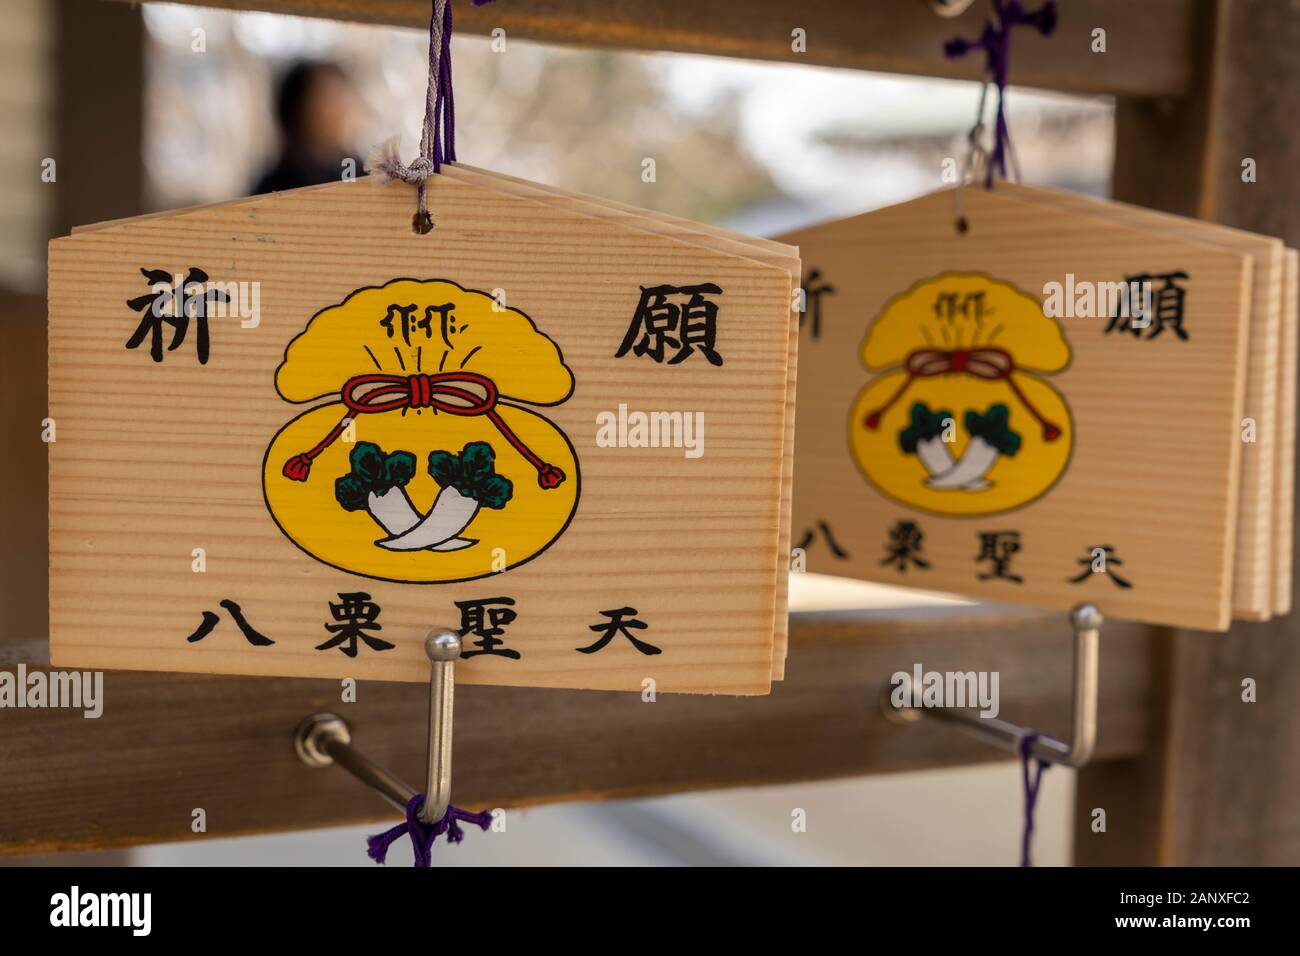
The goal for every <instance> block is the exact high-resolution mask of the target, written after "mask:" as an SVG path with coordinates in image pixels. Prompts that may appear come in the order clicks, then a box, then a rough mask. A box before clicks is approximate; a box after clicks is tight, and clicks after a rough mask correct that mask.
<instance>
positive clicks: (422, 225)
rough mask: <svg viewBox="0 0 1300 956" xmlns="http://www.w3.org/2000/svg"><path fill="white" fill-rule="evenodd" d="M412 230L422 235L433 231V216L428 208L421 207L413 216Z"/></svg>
mask: <svg viewBox="0 0 1300 956" xmlns="http://www.w3.org/2000/svg"><path fill="white" fill-rule="evenodd" d="M411 231H412V232H415V233H418V234H419V235H421V236H426V235H428V234H429V233H431V232H433V217H432V216H430V215H429V211H428V210H427V209H421V210H420V211H419V212H417V213H416V214H415V215H414V216H412V217H411Z"/></svg>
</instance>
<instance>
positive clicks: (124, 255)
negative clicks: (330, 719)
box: [49, 175, 793, 694]
mask: <svg viewBox="0 0 1300 956" xmlns="http://www.w3.org/2000/svg"><path fill="white" fill-rule="evenodd" d="M468 180H469V177H463V178H456V177H453V176H450V175H444V176H437V177H434V178H433V179H431V180H430V184H429V208H430V212H431V214H432V217H433V220H434V223H435V229H434V230H433V232H432V233H430V234H429V235H426V236H421V235H416V234H414V233H413V232H412V231H411V211H412V207H413V200H412V194H411V192H410V190H408V189H405V188H401V187H385V188H375V187H372V186H371V185H369V184H367V183H365V182H358V183H340V184H335V185H330V186H322V187H315V188H311V189H304V190H295V191H293V192H288V193H280V194H276V195H272V196H266V197H259V198H255V199H248V200H241V201H239V202H235V203H229V204H224V205H219V206H212V207H204V208H199V209H194V210H187V211H181V212H175V213H167V214H163V215H159V216H151V217H141V218H138V219H133V220H126V221H122V222H117V223H109V224H103V225H101V226H97V227H92V228H89V229H85V230H81V231H78V232H77V233H76V234H75V235H73V236H72V237H69V238H66V239H59V240H55V241H54V242H52V243H51V245H50V290H49V299H50V409H51V412H50V414H51V417H52V418H53V419H54V421H55V423H56V426H57V429H58V432H57V441H56V442H55V444H54V445H53V446H52V447H51V466H50V467H51V476H50V478H51V482H50V484H51V492H50V515H51V531H50V538H51V540H50V553H51V558H50V560H51V594H50V603H51V653H52V659H53V661H54V663H55V664H56V665H58V666H81V667H106V668H114V667H117V668H138V669H152V670H185V671H200V672H212V673H237V674H265V675H294V676H318V677H356V678H371V679H387V680H412V681H420V680H426V679H427V677H428V663H427V659H426V658H425V656H424V651H423V646H422V642H423V638H424V635H425V633H426V632H427V631H428V630H429V628H430V627H433V626H441V625H446V626H450V627H453V628H456V629H458V630H459V631H460V632H461V633H462V640H463V641H464V643H465V653H464V655H463V657H462V661H461V666H460V667H458V668H457V679H458V680H460V681H464V682H467V683H495V684H515V685H536V686H553V687H583V688H599V689H624V690H644V689H645V688H646V687H647V686H649V685H648V684H647V681H653V686H654V688H655V689H656V690H662V691H670V692H671V691H687V692H709V693H733V694H753V693H764V692H766V691H767V690H768V689H769V686H770V681H771V675H772V671H773V669H774V665H773V650H774V648H773V633H774V614H775V608H776V599H777V581H778V574H777V568H778V564H779V566H780V567H781V568H782V569H783V568H784V564H785V562H784V558H783V556H782V557H781V558H780V560H779V561H778V557H779V552H778V547H779V544H780V542H781V534H782V528H781V525H782V522H781V512H782V508H781V494H782V486H783V481H782V474H783V461H784V457H785V448H786V442H785V440H784V438H785V430H786V427H787V426H786V416H785V409H786V404H787V400H788V393H789V386H790V369H789V367H788V366H789V361H790V352H791V349H790V329H791V321H790V301H791V299H790V294H791V285H792V283H791V271H790V269H789V268H786V267H784V266H782V265H773V264H769V263H765V262H759V261H756V260H755V259H752V258H749V257H747V256H744V255H740V254H736V253H733V252H728V251H724V250H722V249H720V248H716V247H715V248H706V247H705V246H702V245H700V244H698V243H692V242H688V241H683V240H682V239H679V238H676V237H673V236H670V235H665V234H663V232H662V231H654V230H647V229H641V228H634V227H633V226H631V225H629V224H628V223H627V222H626V221H618V220H617V219H614V218H610V217H600V216H594V215H586V214H583V213H582V212H580V211H577V210H576V208H573V207H570V208H563V207H561V206H559V205H557V204H555V203H543V202H539V201H536V200H535V199H532V198H528V197H526V196H524V195H520V194H513V195H512V194H510V193H508V192H506V191H504V190H502V189H500V188H497V187H494V188H486V187H485V186H483V185H480V184H476V183H473V182H470V181H468ZM790 252H791V254H793V250H791V251H790ZM178 277H179V278H178ZM235 304H238V305H239V307H240V308H238V309H236V308H234V305H235ZM245 306H250V307H249V308H245ZM253 312H256V315H255V316H253V315H251V313H253ZM178 313H179V314H178ZM245 313H250V314H248V315H246V314H245ZM786 534H787V535H788V531H787V532H786Z"/></svg>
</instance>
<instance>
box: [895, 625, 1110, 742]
mask: <svg viewBox="0 0 1300 956" xmlns="http://www.w3.org/2000/svg"><path fill="white" fill-rule="evenodd" d="M1103 623H1104V619H1103V618H1102V616H1101V611H1099V610H1097V608H1096V607H1095V606H1094V605H1092V604H1079V605H1076V606H1075V607H1074V609H1073V610H1071V611H1070V627H1071V628H1072V629H1073V631H1074V687H1073V690H1072V699H1071V719H1070V742H1069V743H1065V742H1062V741H1060V740H1055V739H1053V738H1052V737H1045V736H1039V737H1038V738H1037V739H1036V740H1035V741H1034V745H1033V750H1032V754H1033V756H1034V757H1037V758H1038V759H1039V760H1043V761H1046V762H1048V763H1056V764H1064V765H1065V766H1067V767H1082V766H1083V765H1084V764H1086V763H1087V762H1088V761H1089V760H1091V759H1092V754H1093V751H1094V750H1095V749H1096V745H1097V670H1098V662H1099V659H1100V643H1101V626H1102V624H1103ZM896 686H898V685H895V684H893V683H887V684H886V685H885V688H884V694H883V696H882V698H881V709H882V710H884V712H885V716H886V717H887V718H888V719H889V720H891V721H893V722H894V723H900V724H910V723H915V722H916V721H918V720H920V719H921V718H922V717H925V716H933V717H938V718H939V719H940V720H945V721H948V722H950V723H953V724H956V725H957V726H958V727H960V728H961V729H962V730H965V731H968V732H970V733H973V734H974V735H975V736H977V737H981V738H983V739H984V740H987V741H988V742H989V743H991V744H993V745H994V746H995V747H1000V748H1001V749H1003V750H1009V751H1011V752H1012V753H1016V752H1017V751H1018V748H1019V746H1020V741H1021V740H1022V739H1023V738H1025V737H1026V736H1028V735H1029V734H1031V733H1032V732H1033V731H1031V730H1030V729H1029V728H1028V727H1021V726H1020V725H1019V724H1013V723H1011V722H1009V721H1006V720H999V719H998V718H996V717H980V716H979V715H978V714H977V713H974V712H972V711H968V710H951V709H948V708H943V707H895V706H894V702H893V691H894V688H895V687H896ZM902 690H903V695H902V697H903V699H904V700H907V699H910V698H911V696H912V681H911V678H910V677H905V678H904V681H903V683H902Z"/></svg>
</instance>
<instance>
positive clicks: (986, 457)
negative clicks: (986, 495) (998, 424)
mask: <svg viewBox="0 0 1300 956" xmlns="http://www.w3.org/2000/svg"><path fill="white" fill-rule="evenodd" d="M997 461H998V450H997V449H996V448H994V447H993V446H992V445H990V444H989V443H988V442H986V441H985V440H984V439H983V438H980V437H979V436H978V435H976V436H975V437H974V438H972V439H971V440H970V442H969V443H967V445H966V451H965V452H964V453H963V454H962V456H961V457H960V458H958V459H957V461H956V462H955V463H954V464H953V466H952V467H951V468H949V469H948V470H947V471H945V472H943V473H942V474H939V475H935V476H934V477H933V478H930V479H928V480H927V481H926V486H927V487H930V488H934V489H935V490H937V491H954V490H959V491H981V490H983V489H985V488H988V487H989V486H990V485H991V484H992V483H991V482H989V481H985V480H984V476H985V475H987V474H988V473H989V472H990V471H991V470H992V468H993V466H994V465H995V464H997Z"/></svg>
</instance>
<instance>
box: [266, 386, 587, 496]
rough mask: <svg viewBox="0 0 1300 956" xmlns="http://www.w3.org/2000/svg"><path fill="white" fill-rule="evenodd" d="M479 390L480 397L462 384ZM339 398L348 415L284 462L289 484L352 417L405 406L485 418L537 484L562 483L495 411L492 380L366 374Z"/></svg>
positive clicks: (548, 486) (308, 468) (559, 473)
mask: <svg viewBox="0 0 1300 956" xmlns="http://www.w3.org/2000/svg"><path fill="white" fill-rule="evenodd" d="M466 385H470V386H478V387H479V388H481V389H482V390H483V391H482V394H481V395H480V394H479V393H477V392H475V391H471V390H470V389H468V388H465V387H463V386H466ZM339 398H341V399H342V401H343V404H344V405H346V406H347V408H348V414H347V415H344V416H343V419H342V420H341V421H340V422H339V423H338V424H337V425H335V426H334V428H333V429H332V430H331V431H330V433H329V434H328V435H326V436H325V437H324V438H323V439H322V440H321V441H320V443H319V444H318V445H317V446H316V447H315V448H313V449H311V450H310V451H305V452H302V453H300V454H297V455H294V456H293V457H292V458H290V459H289V460H288V461H286V462H285V463H284V468H283V474H284V477H286V478H288V479H290V480H292V481H306V480H307V476H308V475H309V474H310V473H311V463H312V462H313V461H314V460H315V459H316V457H317V456H318V455H319V454H320V453H321V452H323V451H324V450H325V449H326V448H328V447H329V446H330V445H332V444H334V442H335V440H336V439H337V438H338V437H339V435H341V434H343V429H345V428H347V426H348V422H350V421H352V418H353V416H354V415H366V414H377V413H379V412H392V411H397V410H398V409H403V408H415V409H421V408H432V409H435V410H437V411H440V412H447V413H448V414H451V415H486V416H487V419H488V421H490V422H491V423H492V424H493V425H494V426H495V427H496V430H497V431H499V432H500V433H501V437H502V438H504V439H505V440H506V441H508V442H509V443H510V444H511V446H512V447H513V448H514V449H515V450H516V451H517V452H519V454H520V455H522V456H523V457H524V458H525V459H526V460H527V462H528V463H529V464H530V465H532V466H533V467H534V468H536V469H537V483H538V484H539V485H540V486H541V487H542V488H545V489H547V490H550V489H551V488H558V487H559V486H560V485H561V484H562V483H563V482H564V478H565V475H564V472H563V471H562V470H560V469H559V468H558V467H556V466H555V465H550V464H547V463H546V462H544V461H542V460H541V459H540V458H538V457H537V456H536V455H535V454H533V451H532V449H530V448H529V447H528V446H527V445H525V444H524V443H523V442H522V441H520V440H519V437H518V436H517V435H516V434H515V433H514V432H513V431H511V429H510V426H509V425H507V424H506V423H505V422H504V421H503V420H502V418H501V416H500V414H498V413H497V410H496V406H497V404H498V403H499V402H500V395H499V393H498V392H497V386H496V383H495V382H494V381H492V379H490V378H488V377H487V376H486V375H480V374H479V373H478V372H437V373H435V374H432V375H428V374H423V373H420V374H416V375H386V374H384V373H382V372H381V373H370V374H368V375H354V376H352V377H351V378H350V379H348V380H347V381H346V382H344V383H343V387H342V388H341V389H339Z"/></svg>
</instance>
